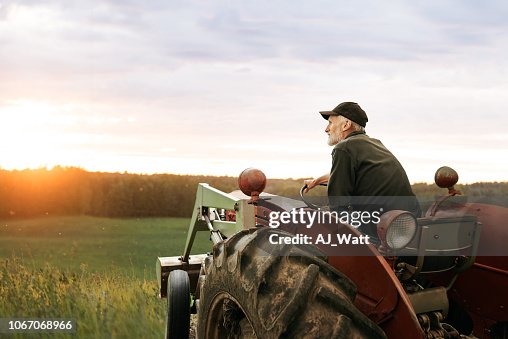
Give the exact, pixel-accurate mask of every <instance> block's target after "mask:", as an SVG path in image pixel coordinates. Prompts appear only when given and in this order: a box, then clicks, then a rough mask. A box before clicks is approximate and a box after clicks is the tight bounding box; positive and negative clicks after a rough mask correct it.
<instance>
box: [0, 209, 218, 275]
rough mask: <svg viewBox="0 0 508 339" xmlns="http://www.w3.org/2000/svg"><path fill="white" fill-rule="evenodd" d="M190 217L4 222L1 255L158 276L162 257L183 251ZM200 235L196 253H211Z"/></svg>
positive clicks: (32, 264) (38, 262) (34, 264)
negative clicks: (159, 261) (156, 274)
mask: <svg viewBox="0 0 508 339" xmlns="http://www.w3.org/2000/svg"><path fill="white" fill-rule="evenodd" d="M188 227H189V219H186V218H141V219H110V218H97V217H88V216H70V217H69V216H65V217H42V218H33V219H12V220H6V219H2V220H0V258H9V257H11V256H13V255H14V256H16V257H20V258H22V259H23V263H24V264H25V265H27V266H28V267H41V266H43V265H44V264H45V263H50V264H51V265H53V266H55V267H58V268H61V269H70V270H73V271H79V270H80V269H81V267H83V266H85V267H86V269H87V270H88V271H91V272H106V271H110V270H112V269H114V270H115V271H118V272H122V273H126V274H128V275H131V276H136V277H139V278H147V279H155V261H156V258H157V256H174V255H180V254H182V252H183V248H184V245H185V240H186V237H187V229H188ZM208 237H209V235H208V234H207V233H206V232H200V233H198V237H197V240H196V243H195V245H194V247H193V252H194V253H205V252H207V251H210V249H211V242H210V241H209V240H208Z"/></svg>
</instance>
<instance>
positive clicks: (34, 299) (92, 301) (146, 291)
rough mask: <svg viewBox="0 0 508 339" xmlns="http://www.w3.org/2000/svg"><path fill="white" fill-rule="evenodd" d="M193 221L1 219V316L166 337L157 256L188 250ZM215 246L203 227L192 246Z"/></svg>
mask: <svg viewBox="0 0 508 339" xmlns="http://www.w3.org/2000/svg"><path fill="white" fill-rule="evenodd" d="M188 223H189V219H185V218H144V219H110V218H97V217H86V216H76V217H43V218H33V219H12V220H8V219H2V220H0V318H14V317H16V318H25V317H37V318H72V319H75V320H76V322H77V327H78V330H77V336H76V335H62V334H59V335H58V336H57V337H63V338H66V337H69V338H70V337H79V338H157V337H163V331H164V322H165V301H163V300H160V299H159V298H158V297H157V294H158V287H157V281H156V279H155V261H156V258H157V256H173V255H180V254H181V253H182V252H183V248H184V244H185V240H186V235H187V229H188ZM210 249H211V243H210V241H209V240H208V234H207V233H206V232H203V233H198V239H197V242H196V244H195V248H194V250H193V252H194V253H205V252H207V251H210ZM39 335H40V334H36V335H29V334H22V335H17V336H11V335H9V336H8V337H13V338H26V337H37V338H39V337H40V336H39ZM3 336H5V334H2V333H0V337H3ZM42 337H47V338H54V337H55V334H54V333H53V334H48V335H47V336H42Z"/></svg>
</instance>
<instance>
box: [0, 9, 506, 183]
mask: <svg viewBox="0 0 508 339" xmlns="http://www.w3.org/2000/svg"><path fill="white" fill-rule="evenodd" d="M267 6H268V7H269V8H268V9H267V8H266V7H267ZM379 6H380V5H379V4H378V3H376V2H374V1H367V2H366V3H363V2H362V3H361V4H360V3H359V4H356V3H347V4H346V3H340V2H339V3H327V4H326V6H321V5H319V4H317V3H316V4H313V5H309V4H307V5H304V4H303V3H302V4H294V3H292V2H281V3H279V2H278V3H263V2H261V3H258V2H256V3H249V4H244V3H231V4H220V3H193V2H184V3H178V4H173V3H166V2H153V3H152V2H150V3H145V2H141V1H133V2H128V3H123V2H100V1H92V2H86V3H79V2H72V3H69V2H65V1H51V2H45V1H32V2H29V3H25V2H18V1H9V2H7V3H5V4H0V42H1V44H2V49H1V50H0V60H2V63H1V64H0V78H1V79H2V81H1V82H0V119H1V120H0V121H1V124H0V142H1V146H0V168H1V169H24V168H40V167H49V168H50V167H53V166H56V165H61V166H77V167H82V168H84V169H87V170H90V171H108V172H125V171H127V172H131V173H177V174H210V175H233V176H236V175H237V174H238V173H240V172H241V171H242V170H243V169H244V168H246V167H258V168H260V169H262V170H263V171H265V172H266V173H267V176H268V177H279V178H288V177H293V178H301V177H313V176H317V175H320V174H322V173H324V172H326V171H327V170H329V167H330V153H331V149H330V148H329V147H328V146H326V134H325V133H324V128H325V121H324V120H323V119H322V118H321V117H320V116H319V115H318V111H320V110H328V109H331V108H333V107H335V106H336V105H337V104H338V103H339V102H341V101H356V102H358V103H359V104H360V105H361V106H362V107H363V108H364V109H365V111H366V112H367V114H368V115H369V122H368V125H367V133H368V134H369V135H370V136H372V137H375V138H379V139H380V140H381V141H382V142H383V143H384V144H385V145H386V146H387V147H388V148H389V149H390V150H391V151H392V152H393V153H394V154H395V155H396V156H397V157H399V159H400V161H401V163H402V164H403V165H404V167H405V168H406V171H407V173H408V176H409V178H410V181H411V182H431V181H432V180H433V174H434V171H435V170H436V169H437V168H438V167H440V166H443V165H448V166H452V167H454V168H456V169H457V171H458V172H459V175H460V177H461V179H460V180H461V182H475V181H508V160H507V159H508V156H507V155H508V137H507V134H506V131H505V129H506V126H507V125H508V116H507V115H506V114H505V113H506V106H507V104H506V99H505V98H506V91H507V90H508V76H507V75H508V61H507V59H506V54H507V53H508V50H507V47H506V46H508V45H507V44H506V38H505V37H506V36H507V35H506V34H504V33H506V30H507V27H506V23H505V22H506V20H505V17H506V15H508V10H507V6H506V5H505V4H504V3H497V2H496V3H492V4H490V5H488V6H487V5H481V4H474V3H467V4H466V3H462V2H453V1H452V2H449V3H448V2H447V3H443V2H438V1H430V2H425V3H421V4H412V3H407V4H403V3H398V2H397V3H390V4H383V8H382V9H383V11H382V12H383V13H385V15H384V16H380V15H379V12H380V7H379ZM505 14H506V15H505Z"/></svg>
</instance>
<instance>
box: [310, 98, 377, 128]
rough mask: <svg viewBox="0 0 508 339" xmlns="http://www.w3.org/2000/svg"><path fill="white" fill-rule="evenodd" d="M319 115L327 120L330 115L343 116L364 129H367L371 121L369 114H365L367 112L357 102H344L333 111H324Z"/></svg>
mask: <svg viewBox="0 0 508 339" xmlns="http://www.w3.org/2000/svg"><path fill="white" fill-rule="evenodd" d="M319 113H320V114H321V116H322V117H323V118H324V119H325V120H328V118H329V117H330V115H342V116H343V117H345V118H348V119H349V120H351V121H354V122H356V123H357V124H358V125H360V126H363V127H365V125H366V124H367V121H369V118H367V113H365V111H364V110H363V109H362V108H361V107H360V105H358V104H357V103H356V102H349V101H347V102H343V103H341V104H339V105H338V106H337V107H335V108H334V109H333V110H331V111H322V112H319Z"/></svg>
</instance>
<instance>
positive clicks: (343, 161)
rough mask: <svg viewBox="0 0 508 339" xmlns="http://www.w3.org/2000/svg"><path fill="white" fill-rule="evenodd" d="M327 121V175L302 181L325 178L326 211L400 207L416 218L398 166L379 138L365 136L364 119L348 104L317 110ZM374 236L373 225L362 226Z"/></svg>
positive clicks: (412, 197) (415, 205) (415, 208)
mask: <svg viewBox="0 0 508 339" xmlns="http://www.w3.org/2000/svg"><path fill="white" fill-rule="evenodd" d="M319 113H320V114H321V115H322V116H323V118H324V119H326V120H328V126H327V127H326V129H325V132H326V133H327V134H328V145H330V146H334V148H333V151H332V168H331V171H330V173H329V174H328V173H327V174H325V175H322V176H320V177H318V178H315V179H313V180H306V181H305V183H306V184H307V186H308V188H307V190H309V189H312V188H313V187H315V186H316V185H319V184H321V183H325V182H328V200H329V203H330V209H331V210H336V211H344V210H348V211H370V212H372V211H374V210H379V211H380V212H381V214H382V213H384V212H386V211H388V210H394V209H402V210H406V211H410V212H412V213H413V214H414V215H415V216H417V217H418V216H420V214H421V210H420V206H419V204H418V201H417V200H416V197H415V195H414V193H413V191H412V189H411V185H410V183H409V180H408V178H407V175H406V172H405V171H404V168H403V167H402V165H401V164H400V163H399V161H398V160H397V158H395V156H394V155H393V154H392V153H391V152H390V151H389V150H388V149H387V148H386V147H385V146H384V145H383V144H382V143H381V141H379V140H377V139H374V138H371V137H369V136H368V135H367V134H365V126H366V124H367V121H368V118H367V114H366V113H365V111H364V110H363V109H362V108H361V107H360V106H359V105H358V104H357V103H354V102H343V103H341V104H339V105H338V106H337V107H335V108H334V109H333V110H331V111H323V112H319ZM360 229H361V230H362V231H363V232H365V233H368V234H370V235H373V236H376V231H375V225H372V224H370V225H362V227H361V228H360Z"/></svg>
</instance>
